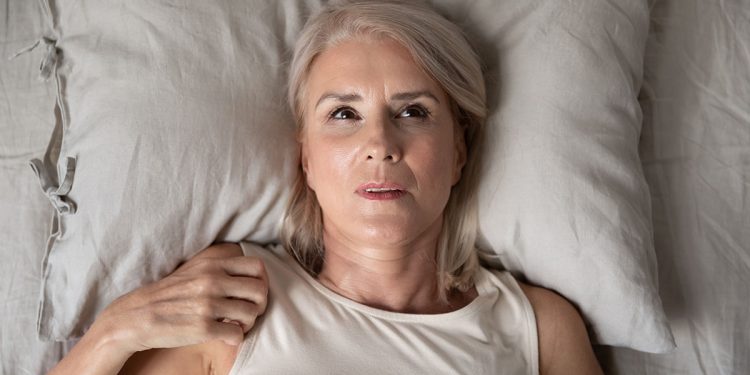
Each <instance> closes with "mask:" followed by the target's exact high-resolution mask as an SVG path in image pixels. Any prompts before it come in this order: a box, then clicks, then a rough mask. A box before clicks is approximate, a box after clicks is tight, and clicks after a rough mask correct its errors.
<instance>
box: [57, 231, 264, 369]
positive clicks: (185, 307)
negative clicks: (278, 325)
mask: <svg viewBox="0 0 750 375" xmlns="http://www.w3.org/2000/svg"><path fill="white" fill-rule="evenodd" d="M267 280H268V278H267V276H266V274H265V268H264V267H263V263H262V261H261V260H260V259H258V258H255V257H244V256H242V250H241V248H240V247H239V245H236V244H221V245H216V246H212V247H210V248H208V249H206V250H204V251H203V252H201V253H200V254H198V255H196V256H195V257H193V258H192V259H190V260H189V261H188V262H186V263H185V264H183V265H181V266H180V267H178V268H177V270H175V272H173V273H172V274H170V275H169V276H167V277H165V278H164V279H162V280H159V281H157V282H155V283H152V284H149V285H146V286H144V287H142V288H139V289H136V290H134V291H133V292H130V293H128V294H126V295H124V296H122V297H120V298H118V299H117V300H115V301H114V302H113V303H112V304H110V305H109V306H108V307H107V308H106V309H105V310H104V311H103V312H102V313H101V314H100V315H99V316H98V317H97V319H96V321H95V322H94V324H93V325H92V327H91V329H89V330H88V331H87V332H86V334H85V335H84V336H83V337H82V338H81V340H80V341H79V342H78V343H77V344H76V346H75V347H74V348H73V349H72V350H71V351H70V352H69V353H68V354H67V355H66V356H65V358H63V360H62V361H61V362H60V363H59V364H58V365H57V366H56V367H55V368H54V369H52V371H51V372H50V374H53V375H54V374H117V373H118V372H119V371H121V370H123V371H126V372H137V373H149V372H151V371H155V373H160V374H162V373H171V372H165V371H164V369H168V368H172V369H173V370H175V369H176V366H190V368H195V369H202V367H203V365H204V364H206V361H205V356H204V355H202V354H201V348H204V347H206V346H210V344H209V343H211V342H212V341H215V340H221V341H222V342H225V343H226V344H227V345H239V344H240V343H241V342H242V340H243V338H244V333H245V332H247V331H248V330H249V329H250V328H251V327H252V326H253V325H254V324H255V319H256V318H257V316H259V315H261V314H262V313H263V312H264V311H265V307H266V300H267V293H268V284H267ZM231 321H234V322H231ZM155 348H173V349H159V350H150V349H155ZM138 352H140V353H138ZM136 353H138V354H136ZM129 359H132V360H131V361H129ZM126 362H127V365H126ZM123 366H125V367H123ZM182 373H184V372H182Z"/></svg>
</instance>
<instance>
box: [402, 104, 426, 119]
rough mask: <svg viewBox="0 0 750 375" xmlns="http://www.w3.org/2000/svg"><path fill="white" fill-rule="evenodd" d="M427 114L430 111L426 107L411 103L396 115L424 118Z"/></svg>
mask: <svg viewBox="0 0 750 375" xmlns="http://www.w3.org/2000/svg"><path fill="white" fill-rule="evenodd" d="M429 114H430V113H429V112H428V111H427V110H426V109H424V108H422V107H420V106H416V105H413V106H409V107H406V108H405V109H404V110H403V111H401V113H400V114H399V116H398V117H414V118H425V117H427V116H428V115H429Z"/></svg>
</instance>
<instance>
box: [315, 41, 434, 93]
mask: <svg viewBox="0 0 750 375" xmlns="http://www.w3.org/2000/svg"><path fill="white" fill-rule="evenodd" d="M306 86H307V89H306V90H305V91H306V94H307V96H308V97H307V98H305V102H307V103H308V105H310V104H311V102H312V104H313V105H315V104H318V103H319V102H320V100H321V99H324V98H325V97H326V96H338V97H343V98H348V99H356V98H367V97H369V96H372V95H382V96H384V97H385V98H386V99H399V98H404V97H405V96H408V95H413V94H414V93H427V94H429V95H426V96H427V97H433V98H435V99H436V101H438V102H447V100H445V99H444V96H445V93H444V92H443V90H442V89H441V88H440V86H439V85H438V83H437V82H435V81H434V80H433V79H432V78H431V77H430V76H429V75H428V74H427V73H426V72H425V71H424V69H422V68H421V66H420V65H419V64H417V63H416V62H415V61H414V59H413V57H412V55H411V53H410V52H409V51H408V50H407V49H406V48H405V47H404V46H403V45H402V44H400V43H399V42H397V41H395V40H393V39H387V38H376V39H371V38H355V39H350V40H346V41H343V42H340V43H337V44H336V45H334V46H331V47H329V48H327V49H326V50H325V51H323V52H322V53H321V54H319V55H318V56H317V57H316V58H315V60H314V61H313V63H312V65H311V67H310V70H309V74H308V77H307V85H306ZM441 97H443V98H441Z"/></svg>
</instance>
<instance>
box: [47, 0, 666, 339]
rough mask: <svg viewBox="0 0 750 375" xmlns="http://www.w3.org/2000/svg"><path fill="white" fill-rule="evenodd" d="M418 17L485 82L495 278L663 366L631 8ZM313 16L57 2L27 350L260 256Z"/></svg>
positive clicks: (285, 162)
mask: <svg viewBox="0 0 750 375" xmlns="http://www.w3.org/2000/svg"><path fill="white" fill-rule="evenodd" d="M434 3H435V4H436V5H437V6H438V8H439V9H441V10H442V11H443V13H444V14H446V15H448V16H449V17H450V18H452V19H453V20H454V21H457V22H459V23H463V24H465V26H466V29H467V31H468V32H469V34H470V35H472V36H473V37H474V38H478V39H477V45H478V46H479V47H480V48H479V49H480V50H481V52H482V54H483V57H484V58H485V62H486V63H487V66H488V68H489V70H488V80H489V81H490V86H489V87H490V91H491V95H490V103H491V105H492V107H491V109H492V110H493V112H492V113H493V115H492V117H491V119H490V124H489V126H488V127H489V129H490V133H489V137H490V140H489V142H488V144H489V147H488V154H487V156H488V157H487V159H486V165H487V166H488V168H487V170H486V172H487V176H486V179H485V181H484V182H483V184H482V187H481V197H480V198H481V206H482V207H483V209H482V212H481V220H482V223H481V226H482V231H483V233H484V235H485V237H486V240H487V244H488V245H489V246H488V248H492V249H495V250H497V254H496V255H495V256H494V257H495V260H498V261H502V263H503V264H504V265H505V266H507V268H509V269H511V270H513V271H516V273H518V274H522V275H525V276H526V277H527V278H528V279H529V280H530V281H532V282H534V283H537V284H540V285H542V286H546V287H549V288H551V289H555V290H557V291H559V292H560V293H562V294H564V295H565V296H566V297H568V298H569V299H570V300H572V301H573V302H574V303H575V304H576V305H577V306H578V307H579V308H580V309H581V310H582V313H583V315H584V317H585V318H586V319H587V320H588V321H589V322H590V323H591V328H592V331H593V333H594V337H595V338H597V339H598V341H599V342H600V343H605V344H613V345H623V346H629V347H632V348H635V349H640V350H650V351H658V350H662V349H664V348H667V347H669V346H670V339H671V337H670V336H669V330H668V328H667V326H666V323H665V319H664V314H663V312H662V310H661V305H660V301H659V298H658V295H657V294H656V271H655V260H654V257H653V245H652V243H651V238H650V236H651V233H650V230H651V229H650V228H651V227H650V213H649V207H648V205H649V201H648V190H647V187H646V185H645V182H644V179H643V176H642V173H641V171H640V167H639V164H638V156H637V152H636V150H637V142H638V132H639V129H640V110H639V108H638V103H637V101H636V94H637V91H638V87H639V84H640V68H641V64H642V63H641V61H642V55H643V47H644V44H645V35H646V31H647V19H648V12H647V10H648V8H647V6H646V4H645V1H640V0H630V1H626V2H623V4H622V5H620V8H618V9H614V8H611V7H610V6H608V5H606V4H599V3H598V2H596V1H594V0H591V1H587V2H577V3H576V6H575V7H573V6H572V5H570V4H564V3H559V2H542V1H533V2H524V3H523V4H522V3H518V4H516V2H496V1H494V0H481V1H476V2H473V3H471V4H470V5H467V4H465V3H463V2H461V1H447V0H443V1H434ZM319 6H320V2H319V1H314V0H305V1H296V0H284V1H277V2H267V1H263V0H252V1H246V0H242V1H240V0H232V1H223V2H197V3H191V4H190V5H189V6H188V7H175V6H174V5H173V4H171V3H170V2H165V1H148V2H146V1H142V2H141V1H137V2H132V1H131V2H128V3H127V5H126V6H124V5H121V4H120V5H118V6H114V4H111V1H102V0H97V1H91V0H84V1H76V2H72V1H61V2H59V4H58V5H57V9H56V10H55V11H56V12H57V14H58V16H57V17H56V19H58V20H59V23H58V25H57V30H56V31H57V32H58V34H59V39H58V40H57V46H58V48H59V49H60V50H61V52H62V57H61V60H60V62H59V66H58V70H57V74H58V76H59V77H60V82H61V101H60V102H61V110H60V112H61V113H62V115H61V116H60V124H59V125H60V128H61V129H62V130H61V131H60V136H59V137H57V138H55V140H53V142H52V143H51V144H50V148H51V149H55V148H59V150H60V152H59V158H58V160H54V158H51V159H50V160H49V162H48V163H41V164H40V163H36V164H35V165H36V168H37V170H38V171H40V172H39V174H40V177H41V178H42V180H43V181H44V180H45V178H44V177H45V176H47V177H49V178H46V181H47V182H46V183H45V184H43V186H47V187H48V188H46V189H45V190H46V191H48V192H49V193H48V195H49V196H50V197H51V199H52V201H53V203H55V207H56V208H58V213H57V214H56V220H57V222H56V225H55V227H54V228H53V233H52V236H51V238H50V241H49V245H48V248H47V258H46V262H45V263H44V265H43V283H44V285H43V287H42V296H41V297H42V299H41V301H40V310H39V312H40V313H39V332H40V336H41V337H43V338H48V339H56V340H61V339H65V338H69V337H74V336H79V335H81V334H82V333H83V332H84V331H85V329H86V328H87V327H88V326H89V325H90V324H91V323H92V322H93V320H94V318H95V317H96V315H97V314H98V313H99V312H100V311H101V310H102V309H103V308H104V307H106V306H107V305H108V304H109V303H110V302H111V301H112V300H114V299H115V298H116V297H118V296H119V295H121V294H123V293H125V292H127V291H129V290H131V289H134V288H137V287H139V286H141V285H144V284H146V283H149V282H152V281H155V280H157V279H160V278H162V277H164V276H165V275H166V274H168V273H169V272H171V270H173V269H174V268H175V267H176V266H177V265H178V264H179V263H180V262H181V261H183V260H185V259H187V258H189V257H190V256H192V255H194V254H195V253H197V252H198V251H200V250H201V249H202V248H204V247H206V246H208V245H209V244H210V243H211V242H213V241H215V240H219V241H233V242H236V241H240V240H247V241H254V242H260V243H266V242H272V241H274V240H276V237H275V236H276V233H277V228H278V224H279V219H280V217H281V213H282V211H283V207H284V205H285V203H286V199H287V197H288V194H289V188H290V187H291V181H292V178H293V176H294V173H296V165H297V149H296V146H295V144H294V141H293V129H294V126H293V124H292V119H291V116H290V114H289V113H288V110H287V104H286V102H285V96H284V93H285V83H286V82H285V70H286V66H285V63H286V62H287V60H288V58H289V51H291V46H292V45H293V42H294V40H295V38H296V35H297V34H298V32H299V30H300V29H301V27H302V25H303V24H304V21H305V19H306V16H307V15H308V14H310V13H311V11H312V10H314V9H315V8H317V7H319ZM584 153H588V154H586V155H584ZM55 161H57V163H55ZM71 165H72V166H71ZM50 176H51V177H50ZM66 177H68V178H66ZM58 181H59V182H58ZM553 218H554V219H553ZM594 286H596V287H594Z"/></svg>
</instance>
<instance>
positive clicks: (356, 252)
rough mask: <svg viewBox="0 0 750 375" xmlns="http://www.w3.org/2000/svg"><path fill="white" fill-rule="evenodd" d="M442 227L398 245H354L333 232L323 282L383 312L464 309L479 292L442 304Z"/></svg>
mask: <svg viewBox="0 0 750 375" xmlns="http://www.w3.org/2000/svg"><path fill="white" fill-rule="evenodd" d="M440 224H441V223H440V222H438V223H437V224H436V225H433V226H431V227H430V228H428V230H427V231H425V233H423V235H422V236H419V237H418V238H417V239H416V240H415V241H413V242H412V243H409V244H405V245H402V246H397V247H383V246H376V245H372V246H371V245H366V246H363V245H358V244H353V243H351V242H350V241H346V240H345V239H344V237H343V236H340V235H339V233H337V232H336V231H335V229H331V228H328V230H325V231H324V237H323V239H324V243H325V261H324V263H323V268H322V270H321V272H320V273H319V275H318V280H319V281H320V282H321V283H322V284H323V285H325V286H326V287H328V288H329V289H331V290H333V291H334V292H336V293H338V294H340V295H342V296H344V297H347V298H349V299H351V300H354V301H356V302H359V303H362V304H364V305H367V306H371V307H374V308H378V309H382V310H388V311H395V312H402V313H413V314H437V313H444V312H449V311H453V310H456V309H459V308H461V307H463V306H465V305H466V304H468V303H469V302H470V301H471V300H472V299H473V298H474V297H475V296H476V290H474V289H473V288H472V290H471V291H470V292H468V293H449V295H448V302H449V303H448V304H445V303H442V302H440V299H439V298H438V296H439V289H438V288H439V285H438V279H437V272H436V271H437V264H436V261H435V252H436V249H437V241H438V236H439V233H440V229H441V225H440Z"/></svg>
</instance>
